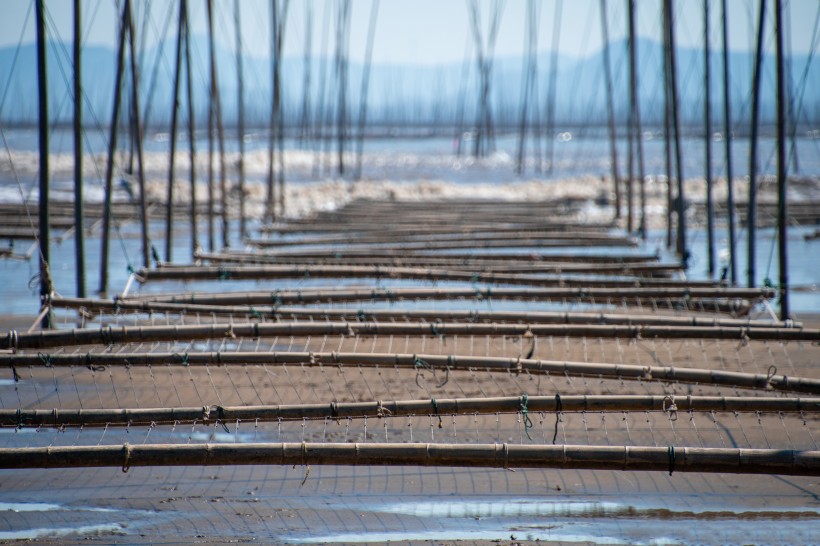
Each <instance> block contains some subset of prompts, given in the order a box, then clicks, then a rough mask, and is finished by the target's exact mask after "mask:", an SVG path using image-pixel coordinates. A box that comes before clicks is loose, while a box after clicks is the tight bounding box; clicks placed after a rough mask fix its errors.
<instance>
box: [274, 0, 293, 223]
mask: <svg viewBox="0 0 820 546" xmlns="http://www.w3.org/2000/svg"><path fill="white" fill-rule="evenodd" d="M275 1H278V0H275ZM289 6H290V0H284V1H283V3H282V12H281V14H280V17H279V22H278V26H277V29H276V57H277V62H276V92H277V101H276V109H277V111H278V114H277V118H276V119H277V127H276V141H277V147H278V148H279V153H278V156H279V172H278V173H277V182H278V186H279V195H278V197H279V214H281V215H282V216H284V215H285V113H284V110H283V107H282V47H283V44H284V40H285V21H287V19H288V7H289Z"/></svg>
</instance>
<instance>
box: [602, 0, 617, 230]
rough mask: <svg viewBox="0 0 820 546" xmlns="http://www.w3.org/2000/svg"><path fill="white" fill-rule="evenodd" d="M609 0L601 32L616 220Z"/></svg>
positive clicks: (615, 151)
mask: <svg viewBox="0 0 820 546" xmlns="http://www.w3.org/2000/svg"><path fill="white" fill-rule="evenodd" d="M606 3H607V0H601V32H603V38H604V81H605V86H606V108H607V117H608V119H609V156H610V166H611V168H612V186H613V188H614V190H615V219H616V220H617V219H620V218H621V188H620V184H619V180H618V145H617V139H616V135H615V106H614V102H613V97H612V69H611V67H610V59H609V21H608V18H607V9H606Z"/></svg>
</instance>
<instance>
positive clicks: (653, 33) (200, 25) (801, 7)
mask: <svg viewBox="0 0 820 546" xmlns="http://www.w3.org/2000/svg"><path fill="white" fill-rule="evenodd" d="M373 1H374V0H352V16H351V33H350V56H351V58H352V59H353V60H354V61H356V60H361V59H363V58H364V54H365V50H366V42H367V26H368V20H369V17H370V13H371V7H372V5H373ZM377 1H378V7H379V9H378V19H377V26H376V35H375V41H374V53H373V61H374V62H377V63H400V64H407V63H410V64H425V65H430V64H438V63H449V62H459V61H461V60H463V59H464V58H465V56H466V57H468V58H473V55H474V50H473V49H472V47H473V46H472V34H471V27H470V18H469V10H468V6H469V0H377ZM213 2H214V7H215V12H216V17H215V33H216V35H217V36H218V39H219V40H220V41H221V42H222V43H223V45H224V46H225V47H226V48H227V49H228V50H231V51H232V50H233V49H234V47H235V46H234V43H235V33H234V9H235V0H213ZM535 2H536V5H537V6H539V8H538V9H539V10H540V17H539V18H538V22H539V23H538V29H539V30H538V40H539V43H538V49H539V50H540V51H547V50H549V49H550V47H551V44H552V41H553V28H554V24H553V23H554V20H555V17H556V13H557V8H558V7H559V6H560V9H561V18H560V21H561V26H560V35H559V40H558V47H559V49H560V51H561V52H562V53H564V54H569V55H574V56H585V55H590V54H593V53H596V52H597V51H599V50H600V47H601V45H602V33H601V25H600V20H601V17H600V0H535ZM120 3H121V2H120V0H82V1H81V6H82V12H83V33H84V41H85V44H87V45H91V44H93V45H106V46H109V47H114V46H115V34H116V29H117V26H118V22H117V6H118V5H119V4H120ZM496 3H498V4H500V5H502V6H503V11H502V12H501V13H502V17H501V23H500V27H499V33H498V39H497V43H496V47H495V54H496V57H506V56H516V55H521V54H523V52H524V51H525V44H524V36H525V23H526V11H527V10H526V7H527V1H525V0H507V1H503V0H502V1H499V0H478V5H479V8H480V13H481V20H482V25H483V28H484V30H483V34H484V39H485V40H486V35H487V26H488V22H489V19H490V13H491V10H492V7H493V5H495V4H496ZM626 3H627V2H626V0H617V1H613V0H607V11H608V14H609V29H610V39H612V40H618V39H621V38H624V37H625V36H626V31H627V28H626V16H625V12H626V7H625V6H626ZM72 4H73V3H72V2H71V1H69V0H45V5H46V9H47V11H48V27H49V28H48V33H49V35H50V36H57V37H59V38H62V39H63V40H65V41H70V40H71V39H72V32H73V31H72V21H73V7H72ZM768 4H769V19H768V21H769V23H770V25H769V28H770V30H769V38H768V39H767V44H768V45H767V49H770V50H771V49H772V48H773V45H772V44H773V39H772V37H771V33H772V31H771V28H772V27H771V23H772V21H773V15H772V11H771V10H772V5H773V2H769V3H768ZM33 5H34V0H0V13H2V14H3V16H2V17H0V47H2V46H14V45H16V44H17V43H18V41H19V40H20V39H21V36H22V41H23V42H24V43H25V42H32V41H34V39H35V30H34V15H33ZM134 5H135V10H136V12H137V15H136V16H137V21H138V25H139V26H140V28H142V29H144V31H143V30H140V36H141V37H142V39H144V41H145V45H148V46H150V45H152V44H154V43H156V42H157V41H158V40H159V39H160V38H161V37H162V36H163V34H164V33H165V31H164V29H165V28H166V26H167V25H166V21H168V22H169V23H170V30H169V31H168V34H167V35H168V36H174V35H175V31H174V27H175V24H176V14H175V11H176V6H177V5H178V3H177V2H171V1H163V2H156V1H155V2H148V1H146V0H134ZM189 5H190V10H191V22H192V25H193V32H195V33H198V34H205V33H206V31H207V26H206V13H205V0H189ZM270 5H271V1H270V0H241V2H240V4H239V6H240V13H241V15H240V17H241V28H242V32H241V36H242V48H243V51H244V52H246V53H248V54H252V55H258V56H262V57H264V56H266V55H267V52H268V51H269V48H270V46H269V40H270V38H269V36H270V34H269V32H270V31H269V29H270V20H271V15H270ZM338 5H339V0H293V1H291V2H290V7H289V10H288V14H287V19H286V22H287V25H286V29H285V44H284V54H285V55H294V56H299V55H303V52H304V50H305V36H306V33H307V26H306V22H307V21H308V20H311V21H312V46H311V49H312V51H313V54H314V55H316V54H317V53H319V52H321V51H323V49H322V46H323V44H324V48H325V49H324V51H326V52H327V53H328V54H331V55H332V47H333V44H334V33H333V26H334V19H335V12H336V7H337V6H338ZM636 5H637V31H638V34H639V35H640V36H642V37H646V38H650V39H653V40H656V41H660V36H659V18H660V14H659V10H660V0H636ZM757 5H758V2H756V1H752V0H728V11H729V35H730V49H732V50H738V51H744V50H745V51H748V50H752V49H753V46H754V41H753V35H754V34H753V29H754V27H755V25H756V18H757V14H756V11H757ZM675 6H676V12H677V15H676V18H677V23H678V24H677V27H676V31H677V36H676V38H677V43H678V44H679V45H681V46H695V47H701V46H702V43H703V1H702V0H677V2H675ZM710 6H711V8H710V9H711V19H710V20H711V27H712V29H711V32H710V38H711V40H712V44H713V47H715V48H717V47H718V46H719V45H720V41H721V34H720V16H721V7H720V6H721V2H720V1H719V0H711V1H710ZM784 7H785V8H786V15H785V19H786V24H787V29H788V35H787V41H788V42H789V44H790V47H791V51H792V52H793V53H795V54H799V53H807V52H809V51H810V50H812V48H814V49H816V48H817V43H815V44H812V43H811V42H812V38H813V36H814V34H813V33H814V31H815V24H816V21H817V17H818V14H820V1H818V0H785V1H784ZM308 14H311V15H312V17H309V16H308ZM143 23H145V24H143ZM323 29H328V32H326V33H325V32H323ZM143 32H144V33H143ZM324 34H329V37H328V38H327V39H324V38H323V35H324ZM815 42H816V40H815Z"/></svg>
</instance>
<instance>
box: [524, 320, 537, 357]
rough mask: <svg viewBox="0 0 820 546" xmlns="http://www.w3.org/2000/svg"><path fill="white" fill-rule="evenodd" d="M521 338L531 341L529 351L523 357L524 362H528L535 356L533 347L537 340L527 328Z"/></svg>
mask: <svg viewBox="0 0 820 546" xmlns="http://www.w3.org/2000/svg"><path fill="white" fill-rule="evenodd" d="M523 337H525V338H530V340H531V341H532V345H530V350H529V351H527V354H526V355H524V358H525V359H526V360H529V359H531V358H532V355H534V354H535V345H536V343H537V340H536V337H535V335H534V334H533V333H532V330H531V329H530V328H529V327H527V331H526V332H524V335H523Z"/></svg>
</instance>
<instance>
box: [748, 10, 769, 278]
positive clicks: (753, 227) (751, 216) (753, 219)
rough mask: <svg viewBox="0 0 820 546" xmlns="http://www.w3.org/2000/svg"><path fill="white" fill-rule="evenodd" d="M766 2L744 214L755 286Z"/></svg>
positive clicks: (760, 20)
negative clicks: (759, 142) (761, 85)
mask: <svg viewBox="0 0 820 546" xmlns="http://www.w3.org/2000/svg"><path fill="white" fill-rule="evenodd" d="M765 23H766V0H760V13H759V18H758V23H757V46H756V48H755V68H754V76H753V80H752V127H751V133H750V135H749V205H748V206H749V210H748V212H747V214H746V226H747V228H748V232H749V240H748V244H749V251H748V269H747V279H746V282H747V284H748V286H750V287H751V286H754V285H755V277H756V271H755V269H756V266H755V260H756V258H757V256H756V246H757V241H756V239H757V129H758V121H759V117H760V79H761V77H762V75H763V36H764V35H765V33H766V29H765V28H764V26H765Z"/></svg>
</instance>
